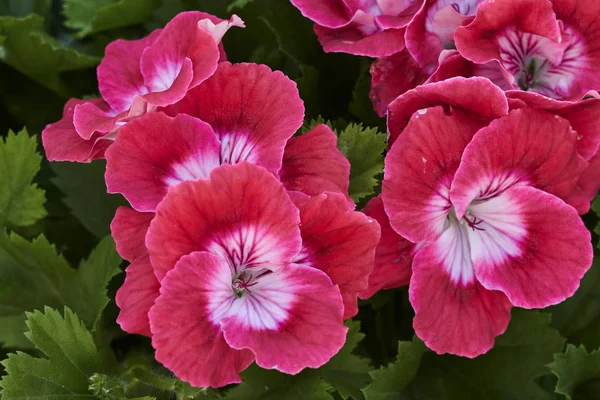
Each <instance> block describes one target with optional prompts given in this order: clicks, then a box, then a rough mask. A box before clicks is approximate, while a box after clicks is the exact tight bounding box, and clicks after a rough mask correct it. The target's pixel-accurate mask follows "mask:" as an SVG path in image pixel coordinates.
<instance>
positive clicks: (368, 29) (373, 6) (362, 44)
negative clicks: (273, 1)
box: [291, 0, 423, 57]
mask: <svg viewBox="0 0 600 400" xmlns="http://www.w3.org/2000/svg"><path fill="white" fill-rule="evenodd" d="M291 1H292V4H293V5H294V6H296V7H297V8H298V9H299V10H300V11H301V12H302V14H303V15H304V16H305V17H307V18H309V19H311V20H312V21H314V22H315V33H316V34H317V36H318V38H319V41H320V42H321V44H322V45H323V50H325V51H326V52H342V53H350V54H355V55H363V56H370V57H382V56H389V55H392V54H394V53H396V52H398V51H400V50H402V49H404V33H405V30H406V29H405V28H406V25H407V24H408V23H409V22H410V20H411V19H412V17H413V15H414V14H415V13H416V12H417V10H418V9H419V8H420V7H421V4H422V3H423V0H333V1H322V0H291Z"/></svg>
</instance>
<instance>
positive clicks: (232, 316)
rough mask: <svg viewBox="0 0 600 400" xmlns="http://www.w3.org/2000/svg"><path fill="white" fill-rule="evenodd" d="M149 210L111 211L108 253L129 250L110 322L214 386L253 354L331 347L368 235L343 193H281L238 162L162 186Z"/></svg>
mask: <svg viewBox="0 0 600 400" xmlns="http://www.w3.org/2000/svg"><path fill="white" fill-rule="evenodd" d="M288 193H289V194H288ZM152 217H154V214H153V213H147V214H143V213H138V212H135V211H133V210H127V209H120V210H119V212H118V213H117V216H116V217H115V221H113V224H112V226H111V228H112V230H113V236H114V237H115V240H116V241H117V246H118V249H119V252H122V254H123V255H124V256H127V257H128V258H129V259H134V260H138V261H137V262H136V261H134V263H132V265H131V266H130V267H129V268H132V267H133V266H134V265H135V266H136V268H135V271H131V272H130V271H129V268H128V274H127V279H126V281H125V284H124V286H123V287H122V288H121V289H120V290H119V292H118V294H117V303H118V304H119V306H120V307H121V309H122V310H121V314H120V316H119V319H118V322H119V323H120V324H121V326H122V327H123V328H124V329H125V330H128V331H130V332H135V333H142V334H148V335H150V336H151V337H152V343H153V346H154V347H155V349H156V358H157V360H158V361H160V362H161V363H163V364H164V365H165V366H166V367H167V368H169V369H171V370H172V371H173V372H174V373H175V374H176V375H177V376H178V377H180V378H181V379H183V380H186V381H188V382H190V383H191V384H193V385H196V386H215V387H216V386H223V385H226V384H229V383H236V382H240V378H239V372H240V371H242V370H243V369H245V368H246V367H247V366H248V365H249V364H251V363H252V362H253V361H254V360H255V361H256V362H257V364H258V365H259V366H261V367H264V368H276V369H278V370H280V371H282V372H286V373H290V374H295V373H298V372H299V371H300V370H302V369H303V368H306V367H312V368H316V367H319V366H320V365H322V364H324V363H325V362H326V361H327V360H329V359H330V358H331V357H332V356H333V355H334V354H335V353H336V352H337V351H338V350H339V349H340V347H341V346H342V345H343V343H344V340H345V332H346V328H345V327H344V326H343V324H342V321H343V318H344V317H345V314H349V315H353V314H352V313H353V312H355V310H353V309H352V303H354V305H355V304H356V293H357V291H360V290H364V289H365V288H366V284H367V280H368V274H369V273H370V270H371V269H372V260H373V253H374V249H375V245H376V243H377V241H378V240H379V227H378V225H377V223H376V222H374V221H372V220H370V219H369V218H367V217H366V216H364V215H363V214H361V213H357V212H354V211H352V209H351V208H350V207H349V206H348V203H347V201H346V197H345V196H344V195H342V194H339V193H325V194H321V195H319V196H314V197H312V198H311V197H309V196H306V195H303V194H301V193H297V192H288V191H286V190H285V188H284V186H283V185H282V184H281V183H280V182H279V181H278V179H277V178H276V177H275V176H273V174H272V173H270V172H269V171H267V170H266V169H264V168H261V167H258V166H254V165H252V164H249V163H246V162H242V163H240V164H237V165H233V166H230V165H223V166H221V167H218V168H216V169H215V170H213V171H212V172H211V174H210V175H209V176H208V177H207V178H206V179H200V180H196V181H187V182H184V183H181V184H179V185H177V186H175V187H173V188H172V189H170V190H169V192H168V194H167V196H166V197H165V199H164V200H163V201H162V202H161V203H160V205H159V206H158V209H157V212H156V216H155V217H154V219H152ZM150 219H152V223H151V225H150V229H149V231H148V233H147V235H146V238H145V245H143V242H140V240H139V239H136V238H139V237H140V234H139V232H145V230H146V227H147V226H148V221H149V220H150ZM131 232H138V233H137V234H135V235H133V236H131ZM146 246H147V250H148V251H146ZM148 255H149V257H148ZM140 259H141V260H142V261H139V260H140ZM148 259H149V260H150V261H151V262H150V263H148V262H146V260H148ZM354 259H358V260H354ZM362 265H364V267H362ZM336 276H337V277H338V279H337V280H338V281H339V282H340V283H339V284H335V283H332V280H334V279H333V277H336ZM340 277H342V278H340ZM357 282H360V283H359V284H357ZM352 290H353V291H355V294H354V296H353V298H352V299H351V300H350V301H348V300H347V299H344V293H349V291H352ZM346 304H349V306H347V305H346Z"/></svg>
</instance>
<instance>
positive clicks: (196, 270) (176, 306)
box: [150, 252, 254, 387]
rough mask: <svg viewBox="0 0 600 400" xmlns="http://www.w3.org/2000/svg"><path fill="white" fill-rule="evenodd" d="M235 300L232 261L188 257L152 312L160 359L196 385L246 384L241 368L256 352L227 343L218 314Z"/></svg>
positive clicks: (165, 282)
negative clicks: (242, 382)
mask: <svg viewBox="0 0 600 400" xmlns="http://www.w3.org/2000/svg"><path fill="white" fill-rule="evenodd" d="M234 299H235V295H234V293H233V291H232V289H231V271H230V269H229V265H228V264H227V261H226V260H224V259H222V258H220V257H217V256H215V255H212V254H209V253H205V252H197V253H192V254H190V255H188V256H185V257H183V258H182V259H181V260H180V261H179V262H178V263H177V265H176V266H175V268H174V269H173V270H171V271H170V272H169V273H168V274H167V276H166V277H165V278H164V279H163V280H162V282H161V288H160V296H159V297H158V298H157V299H156V302H155V304H154V307H152V309H151V310H150V326H151V330H152V346H153V347H154V348H155V349H156V360H157V361H159V362H160V363H161V364H163V365H164V366H165V367H167V368H168V369H170V370H171V371H173V373H175V375H177V377H178V378H180V379H182V380H184V381H186V382H189V383H190V384H192V385H194V386H200V387H206V386H211V387H220V386H225V385H228V384H230V383H239V382H241V379H240V376H239V372H240V371H243V370H244V369H246V368H247V367H248V366H249V365H250V364H251V363H252V361H254V354H252V352H251V351H249V350H241V351H240V350H235V349H232V348H231V347H230V346H229V345H228V344H227V343H226V342H225V340H224V339H223V332H222V331H221V328H220V326H219V319H220V318H219V316H218V315H219V312H220V311H219V308H222V309H224V310H227V309H228V308H229V307H230V305H231V303H232V302H233V301H234Z"/></svg>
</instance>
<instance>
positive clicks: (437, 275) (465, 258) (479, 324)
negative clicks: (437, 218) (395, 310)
mask: <svg viewBox="0 0 600 400" xmlns="http://www.w3.org/2000/svg"><path fill="white" fill-rule="evenodd" d="M460 230H462V233H461V232H459V231H460ZM408 293H409V298H410V302H411V304H412V306H413V309H414V310H415V318H414V320H413V327H414V329H415V333H416V334H417V336H418V337H419V338H421V339H422V340H423V341H424V342H425V344H426V345H427V347H429V348H430V349H432V350H433V351H435V352H436V353H438V354H444V353H451V354H456V355H459V356H465V357H469V358H473V357H477V356H478V355H481V354H483V353H485V352H487V351H488V350H490V349H491V348H492V347H493V346H494V339H495V337H496V336H498V335H500V334H502V333H503V332H504V331H505V330H506V327H507V326H508V322H509V320H510V309H511V304H510V302H509V301H508V299H507V298H506V296H505V295H504V294H503V293H502V292H497V291H491V290H487V289H485V288H484V287H483V286H481V284H480V283H479V282H477V280H476V279H475V278H474V276H473V271H472V265H471V260H470V259H469V244H468V241H467V239H466V234H465V232H464V228H463V227H461V226H460V225H458V223H454V224H452V225H451V226H450V227H449V229H447V230H446V231H445V232H444V234H443V235H442V236H441V237H440V238H439V239H438V241H437V242H435V243H433V244H431V245H429V246H427V247H424V248H423V249H421V250H419V252H418V253H417V254H416V255H415V258H414V261H413V275H412V278H411V280H410V286H409V292H408Z"/></svg>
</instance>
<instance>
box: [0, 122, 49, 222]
mask: <svg viewBox="0 0 600 400" xmlns="http://www.w3.org/2000/svg"><path fill="white" fill-rule="evenodd" d="M41 161H42V156H40V155H39V153H38V152H37V141H36V139H35V137H29V135H28V134H27V130H26V129H23V130H22V131H21V132H19V133H18V134H16V135H15V134H14V133H13V132H12V131H9V132H8V136H7V137H6V140H2V139H0V171H2V173H0V188H1V190H0V226H2V225H3V224H4V223H8V224H10V225H14V226H27V225H31V224H33V223H35V222H36V221H37V220H39V219H41V218H44V217H45V216H46V210H45V209H44V202H45V201H46V197H45V195H44V191H43V190H42V189H40V188H38V186H37V185H36V184H31V181H32V180H33V178H34V177H35V175H36V174H37V173H38V171H39V169H40V162H41Z"/></svg>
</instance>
